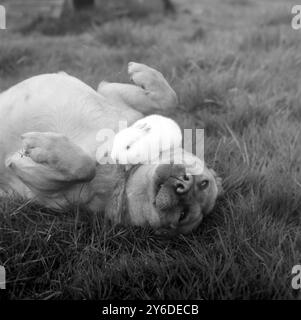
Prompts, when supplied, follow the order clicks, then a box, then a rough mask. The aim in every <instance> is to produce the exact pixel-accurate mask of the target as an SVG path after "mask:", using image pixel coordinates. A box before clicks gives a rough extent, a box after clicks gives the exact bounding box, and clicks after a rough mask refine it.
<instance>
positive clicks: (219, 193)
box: [209, 169, 225, 197]
mask: <svg viewBox="0 0 301 320" xmlns="http://www.w3.org/2000/svg"><path fill="white" fill-rule="evenodd" d="M209 170H210V172H211V173H212V175H213V176H214V178H215V182H216V186H217V196H218V197H221V196H223V195H224V193H225V191H224V188H223V180H222V178H221V177H219V176H218V175H217V173H216V172H215V171H214V170H213V169H209Z"/></svg>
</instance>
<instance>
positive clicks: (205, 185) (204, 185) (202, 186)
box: [198, 180, 209, 190]
mask: <svg viewBox="0 0 301 320" xmlns="http://www.w3.org/2000/svg"><path fill="white" fill-rule="evenodd" d="M208 186H209V180H203V181H202V182H200V183H199V184H198V187H199V188H200V189H201V190H205V189H206V188H208Z"/></svg>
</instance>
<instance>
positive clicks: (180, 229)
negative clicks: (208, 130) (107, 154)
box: [106, 152, 221, 237]
mask: <svg viewBox="0 0 301 320" xmlns="http://www.w3.org/2000/svg"><path fill="white" fill-rule="evenodd" d="M184 156H185V157H184V158H185V159H184V161H182V162H181V163H179V162H178V161H174V162H173V163H165V161H163V160H161V161H162V162H161V163H160V162H159V163H157V164H142V165H139V166H136V167H134V168H133V169H130V171H129V172H130V174H129V175H128V176H127V178H124V179H123V181H119V182H118V184H117V186H116V189H115V191H114V194H113V197H112V199H111V201H110V203H109V206H108V208H107V213H106V215H107V217H108V218H111V219H113V220H115V222H124V221H121V216H122V215H123V217H125V215H124V214H123V213H122V211H124V210H126V211H127V214H126V221H127V223H129V224H131V225H147V224H148V225H150V226H152V227H153V228H154V229H156V233H157V234H158V235H162V236H167V237H170V236H174V235H177V234H179V233H183V234H187V233H189V232H191V231H192V230H193V229H195V228H196V227H198V226H199V224H200V223H201V222H202V220H203V218H204V216H206V215H208V214H209V213H210V212H211V211H212V209H213V207H214V204H215V202H216V199H217V197H218V195H219V194H220V193H221V180H220V178H218V177H217V175H216V174H215V172H214V171H213V170H212V169H208V168H207V167H206V166H205V165H204V163H202V162H201V161H200V160H199V159H198V158H196V156H194V155H192V154H191V153H187V152H184ZM174 160H177V159H174ZM192 163H194V165H193V166H192V165H191V164H192ZM131 170H132V172H131ZM117 212H119V214H118V215H117V214H116V213H117Z"/></svg>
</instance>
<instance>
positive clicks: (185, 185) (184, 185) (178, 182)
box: [174, 174, 193, 194]
mask: <svg viewBox="0 0 301 320" xmlns="http://www.w3.org/2000/svg"><path fill="white" fill-rule="evenodd" d="M192 184H193V177H192V175H188V174H184V175H182V176H180V177H177V178H176V179H175V181H174V187H175V190H176V193H178V194H184V193H187V192H188V191H189V190H190V189H191V187H192Z"/></svg>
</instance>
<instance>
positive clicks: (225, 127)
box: [0, 0, 301, 299]
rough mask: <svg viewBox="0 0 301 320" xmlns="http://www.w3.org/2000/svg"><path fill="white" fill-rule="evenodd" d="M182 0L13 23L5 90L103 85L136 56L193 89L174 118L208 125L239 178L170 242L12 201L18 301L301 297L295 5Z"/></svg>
mask: <svg viewBox="0 0 301 320" xmlns="http://www.w3.org/2000/svg"><path fill="white" fill-rule="evenodd" d="M176 2H177V4H178V14H177V15H176V16H175V17H172V18H166V19H158V18H157V17H156V18H155V20H153V19H154V18H153V16H148V17H144V19H143V20H141V19H140V20H139V19H138V20H137V19H132V18H126V17H125V18H123V19H122V20H114V21H110V22H107V23H105V24H100V25H93V26H92V27H89V29H88V30H87V31H86V32H83V33H81V34H65V35H63V36H62V35H52V37H49V36H45V35H43V34H38V35H37V34H36V32H33V31H34V30H33V31H30V32H28V33H26V34H25V35H22V34H20V33H19V32H17V31H14V32H10V31H8V32H5V33H4V32H3V33H0V37H1V42H0V74H1V76H0V90H4V89H6V88H8V87H9V86H11V85H12V84H14V83H16V82H18V81H20V80H22V79H25V78H27V77H29V76H32V75H34V74H38V73H43V72H50V71H58V70H66V71H67V72H69V73H71V74H73V75H76V76H78V77H79V78H80V79H82V80H83V81H85V82H87V83H89V84H90V85H92V86H94V87H96V86H97V84H98V83H99V82H100V81H101V80H103V79H106V80H114V81H128V80H127V76H126V64H127V62H128V61H131V60H137V61H141V62H144V63H147V64H150V65H151V66H153V67H156V68H158V69H159V70H161V71H162V72H163V74H164V75H165V76H166V77H167V79H168V80H169V82H170V83H171V84H172V86H173V87H174V88H175V90H176V91H177V93H178V95H179V98H180V107H179V109H178V110H177V111H175V112H173V113H172V114H171V115H170V116H171V117H173V118H174V119H176V120H177V121H178V122H179V124H180V125H181V126H183V127H184V128H202V127H204V128H205V133H206V144H205V150H206V153H205V157H206V160H207V162H208V164H209V165H211V166H212V167H214V168H215V170H216V171H217V172H218V173H219V174H220V175H221V176H222V178H223V179H224V183H223V184H224V189H225V194H224V196H223V197H222V198H221V199H219V201H218V203H217V205H216V207H215V209H214V211H213V213H212V214H211V216H209V217H208V218H207V219H206V220H205V221H204V223H203V224H202V225H201V226H200V228H199V229H198V230H196V231H195V232H194V233H193V234H191V235H189V236H185V237H184V236H180V237H178V238H176V239H172V240H165V241H164V240H160V239H157V238H155V237H154V236H153V232H152V230H150V229H143V228H124V227H115V228H112V227H110V226H106V225H105V224H104V222H103V218H102V216H101V214H100V215H95V216H94V215H91V214H88V213H87V212H86V211H85V210H84V209H83V208H78V207H76V206H74V207H73V208H70V210H66V212H63V213H57V212H52V211H49V210H46V209H45V208H42V207H39V206H36V205H34V204H31V203H26V202H24V201H23V200H22V199H18V198H17V197H15V198H3V199H2V200H1V201H0V212H1V214H0V229H1V231H0V264H2V265H4V266H5V267H6V270H7V277H8V282H9V283H8V292H9V296H10V298H12V299H114V298H118V299H300V297H301V296H300V291H294V290H292V289H291V279H292V275H291V270H292V267H293V266H294V265H295V264H300V263H301V227H300V223H301V221H300V217H301V215H300V214H301V192H300V191H301V172H300V159H301V142H300V141H301V139H300V131H301V129H300V120H301V112H300V101H301V88H300V84H299V79H300V78H301V77H300V76H301V74H300V73H301V68H300V63H301V59H300V54H299V52H300V43H301V42H300V37H301V33H300V32H298V31H293V30H292V29H291V27H290V24H289V23H287V22H286V21H287V20H286V19H287V18H286V17H288V16H289V12H290V10H291V5H292V4H293V2H290V1H280V0H278V1H270V0H264V1H256V0H248V1H241V5H238V1H233V0H231V1H222V0H214V1H212V0H211V1H209V0H207V1H205V0H204V1H202V5H201V9H202V10H200V7H199V6H200V4H199V2H198V1H195V0H189V1H180V0H178V1H176ZM185 8H186V9H189V10H185ZM189 12H190V13H189ZM200 12H203V13H200ZM199 15H201V16H199ZM198 19H200V21H201V23H199V22H198ZM153 21H156V23H153ZM193 30H195V33H194V32H193ZM185 39H186V40H185ZM187 39H188V40H187Z"/></svg>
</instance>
